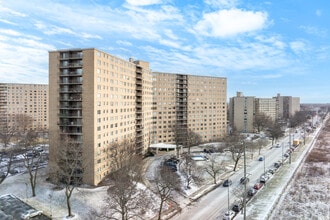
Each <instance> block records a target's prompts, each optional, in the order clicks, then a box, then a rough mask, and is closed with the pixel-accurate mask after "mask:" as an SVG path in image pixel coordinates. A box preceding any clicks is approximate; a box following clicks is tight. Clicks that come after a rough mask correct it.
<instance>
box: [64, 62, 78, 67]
mask: <svg viewBox="0 0 330 220" xmlns="http://www.w3.org/2000/svg"><path fill="white" fill-rule="evenodd" d="M82 66H83V64H82V63H80V62H77V63H61V64H60V68H82Z"/></svg>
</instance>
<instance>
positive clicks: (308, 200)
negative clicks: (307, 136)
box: [271, 120, 330, 220]
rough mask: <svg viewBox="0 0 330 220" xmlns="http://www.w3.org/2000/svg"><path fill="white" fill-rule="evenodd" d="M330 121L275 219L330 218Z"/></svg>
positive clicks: (283, 197) (284, 197) (321, 219)
mask: <svg viewBox="0 0 330 220" xmlns="http://www.w3.org/2000/svg"><path fill="white" fill-rule="evenodd" d="M329 202H330V121H329V120H328V121H327V123H326V125H325V126H324V128H323V129H322V131H321V133H320V135H319V137H318V140H317V141H316V142H315V145H314V147H313V149H312V150H311V152H310V153H309V155H308V156H307V158H306V160H305V162H304V163H303V164H302V166H301V167H300V169H299V170H298V172H297V174H296V175H295V179H294V181H293V182H292V183H291V184H290V186H289V187H288V188H287V189H286V190H285V193H284V195H283V196H282V197H281V199H280V201H279V204H278V205H277V207H276V209H275V210H274V212H273V215H272V216H271V217H272V219H317V220H323V219H324V220H327V219H330V205H329Z"/></svg>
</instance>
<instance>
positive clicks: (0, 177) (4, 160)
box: [0, 149, 14, 184]
mask: <svg viewBox="0 0 330 220" xmlns="http://www.w3.org/2000/svg"><path fill="white" fill-rule="evenodd" d="M13 152H14V151H13V150H12V149H5V150H1V152H0V184H1V183H2V182H3V181H4V180H5V179H6V178H7V176H8V174H9V172H10V169H11V167H12V164H13Z"/></svg>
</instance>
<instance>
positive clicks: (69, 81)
mask: <svg viewBox="0 0 330 220" xmlns="http://www.w3.org/2000/svg"><path fill="white" fill-rule="evenodd" d="M82 82H83V80H82V77H79V78H74V79H68V78H64V79H60V85H63V84H82Z"/></svg>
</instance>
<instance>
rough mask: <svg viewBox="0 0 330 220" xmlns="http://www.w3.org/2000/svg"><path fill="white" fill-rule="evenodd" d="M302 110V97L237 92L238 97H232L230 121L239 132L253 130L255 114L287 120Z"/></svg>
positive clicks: (275, 119)
mask: <svg viewBox="0 0 330 220" xmlns="http://www.w3.org/2000/svg"><path fill="white" fill-rule="evenodd" d="M297 111H300V98H298V97H292V96H280V95H279V94H278V95H277V96H276V97H273V98H256V97H254V96H243V94H242V93H241V92H237V95H236V97H232V98H230V103H229V121H230V123H231V126H232V127H234V128H236V129H237V131H239V132H253V131H254V127H253V122H254V118H255V115H257V114H260V113H263V114H265V115H267V116H269V117H270V118H271V119H272V120H273V121H277V120H284V121H285V120H287V119H289V118H291V117H292V116H293V115H294V114H295V113H296V112H297Z"/></svg>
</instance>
